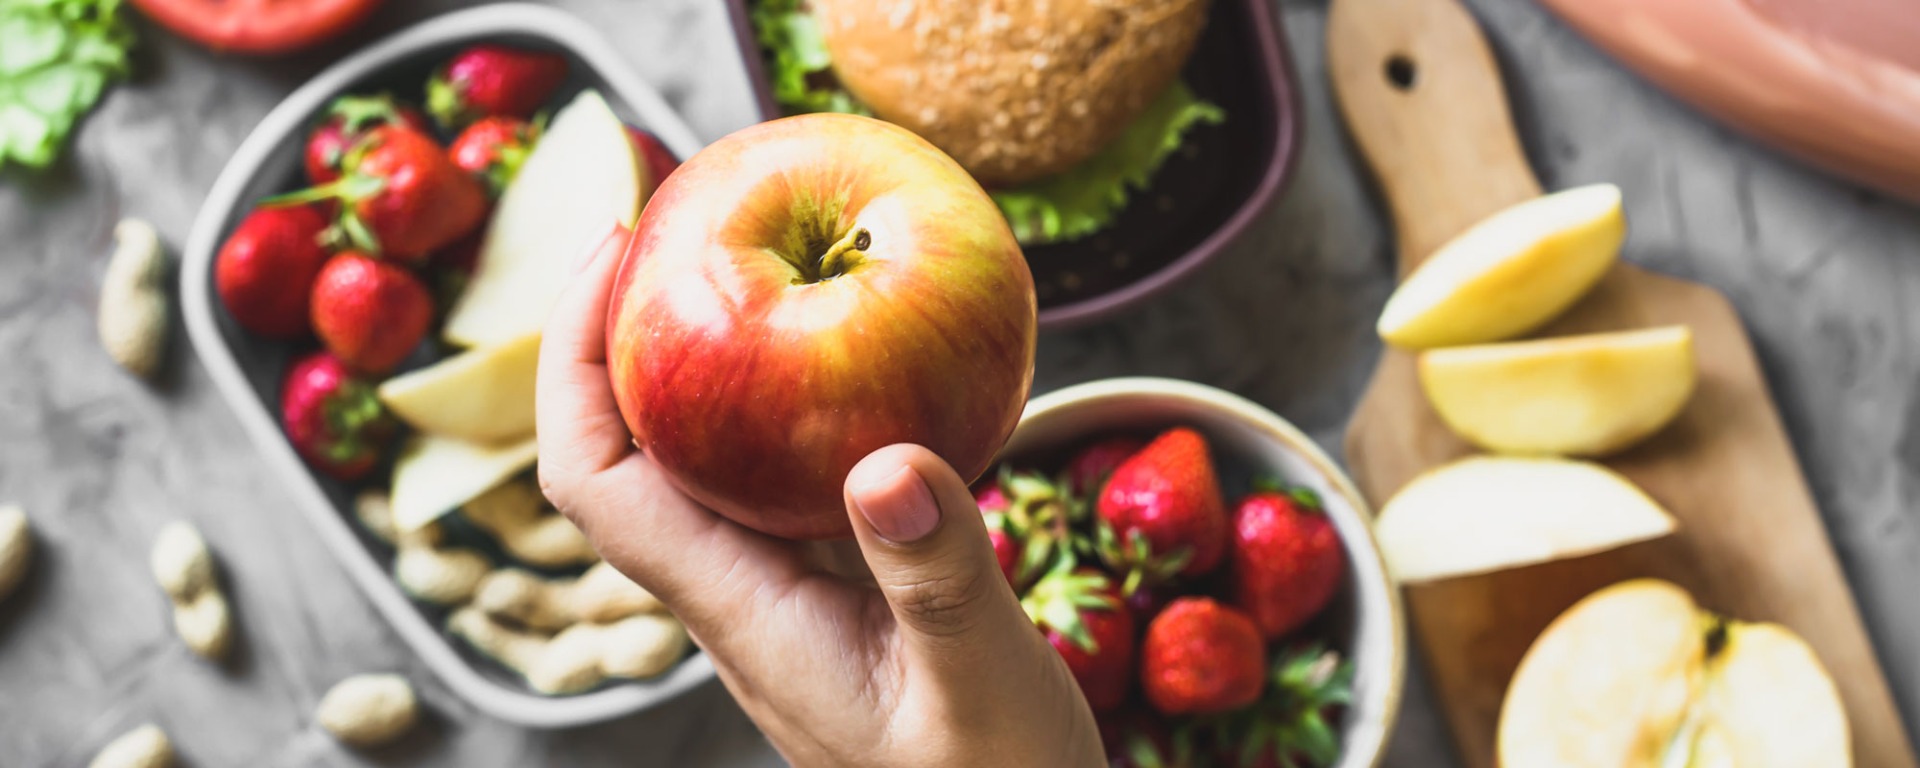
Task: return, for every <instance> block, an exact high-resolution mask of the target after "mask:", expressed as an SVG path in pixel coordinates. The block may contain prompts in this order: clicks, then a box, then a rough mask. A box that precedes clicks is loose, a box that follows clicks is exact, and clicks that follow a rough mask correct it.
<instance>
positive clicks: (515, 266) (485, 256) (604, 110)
mask: <svg viewBox="0 0 1920 768" xmlns="http://www.w3.org/2000/svg"><path fill="white" fill-rule="evenodd" d="M645 168H646V167H645V164H644V163H643V162H642V161H641V159H640V157H639V155H638V154H637V153H636V152H635V151H634V147H633V142H632V141H630V140H629V139H628V138H627V127H626V125H625V124H624V123H622V122H620V118H619V117H618V116H616V115H614V113H613V110H612V109H611V108H609V107H608V106H607V102H606V101H605V100H604V99H602V98H600V94H598V93H596V92H594V91H591V90H589V91H583V92H581V94H580V95H579V96H578V97H575V98H574V100H573V102H572V103H570V104H568V105H567V106H565V107H563V108H562V109H561V110H560V112H559V113H558V114H556V115H554V118H553V122H552V124H550V125H549V126H548V127H547V131H546V134H545V135H544V136H542V137H541V139H540V143H539V144H537V145H535V146H534V148H533V152H532V153H531V154H529V155H528V156H527V160H526V163H525V164H524V165H522V166H521V167H520V173H519V174H518V175H517V176H515V177H514V180H513V183H512V184H509V185H508V186H507V189H506V191H505V192H504V193H503V194H502V195H501V196H500V203H499V205H498V207H497V208H495V210H494V215H493V219H492V222H491V223H490V224H489V225H488V227H487V235H486V240H485V241H484V242H483V243H482V244H481V246H480V259H479V264H478V265H477V266H476V267H475V271H474V275H473V282H472V283H471V284H470V285H469V286H468V287H467V290H466V292H465V293H463V294H461V296H460V299H459V300H458V301H457V302H455V303H454V306H453V311H452V313H450V314H449V315H448V316H447V327H446V332H445V336H446V339H447V340H448V341H450V342H452V343H454V344H458V345H461V346H467V347H483V346H488V345H493V344H505V343H507V342H508V341H512V340H514V339H518V338H521V337H523V336H526V335H527V334H529V333H534V332H537V331H539V330H540V327H541V325H542V324H544V323H545V322H546V318H547V311H548V310H550V309H552V308H553V303H554V301H555V300H556V299H558V298H559V296H560V292H561V291H562V290H563V289H565V288H566V285H567V280H568V279H569V278H571V277H572V276H573V273H574V266H575V265H576V264H578V263H579V261H580V259H581V258H582V257H583V256H585V255H586V253H587V252H588V250H589V249H591V248H592V247H593V246H594V245H596V244H597V243H599V241H600V238H602V237H605V236H606V234H607V231H608V230H609V229H611V228H612V227H613V225H614V224H615V223H619V224H622V225H625V226H633V223H634V220H635V219H636V218H638V216H639V214H640V206H641V204H642V203H643V202H644V201H645V200H646V196H647V195H649V194H651V193H652V192H653V186H654V181H653V179H651V178H649V176H648V173H647V171H646V169H645Z"/></svg>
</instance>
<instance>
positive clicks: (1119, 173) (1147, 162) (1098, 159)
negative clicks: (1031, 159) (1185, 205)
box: [993, 82, 1227, 245]
mask: <svg viewBox="0 0 1920 768" xmlns="http://www.w3.org/2000/svg"><path fill="white" fill-rule="evenodd" d="M1226 119H1227V113H1225V112H1223V111H1221V109H1220V108H1219V107H1217V106H1214V105H1212V104H1209V103H1207V102H1205V101H1201V100H1200V97H1198V96H1195V95H1194V93H1193V90H1192V89H1190V88H1188V87H1187V84H1186V83H1182V82H1175V83H1174V84H1173V86H1172V87H1169V88H1168V89H1167V90H1166V92H1165V93H1162V94H1160V97H1159V98H1157V99H1154V101H1153V103H1152V104H1150V105H1148V106H1147V109H1146V111H1144V112H1142V113H1140V116H1139V117H1136V118H1134V120H1133V122H1132V123H1130V124H1128V125H1127V129H1126V130H1124V131H1121V132H1120V135H1119V137H1117V138H1115V139H1114V140H1113V142H1112V143H1110V144H1108V145H1107V146H1106V148H1105V149H1102V150H1100V152H1099V154H1096V155H1094V156H1093V157H1091V158H1088V159H1087V161H1086V162H1084V163H1081V164H1079V165H1077V166H1074V167H1073V168H1071V169H1069V170H1067V171H1066V172H1065V173H1061V174H1058V175H1055V176H1051V177H1048V178H1045V179H1041V180H1039V181H1036V182H1033V183H1031V184H1028V185H1026V186H1023V187H1016V188H1014V189H1002V190H997V191H995V192H994V193H993V201H994V202H996V203H999V204H1000V212H1001V213H1004V214H1006V216H1007V223H1008V224H1011V225H1012V226H1013V234H1014V237H1017V238H1019V240H1020V242H1021V243H1022V244H1024V245H1039V244H1043V243H1054V242H1061V241H1065V240H1073V239H1077V238H1081V237H1086V236H1087V235H1091V234H1093V233H1095V232H1098V231H1100V230H1102V229H1105V228H1106V227H1107V225H1109V224H1112V223H1113V218H1114V217H1115V216H1118V215H1119V214H1120V210H1121V209H1123V208H1125V207H1126V206H1127V198H1128V197H1130V196H1132V194H1133V192H1134V191H1136V190H1142V189H1146V188H1147V185H1148V183H1150V182H1151V181H1152V180H1153V174H1154V173H1155V172H1157V171H1159V170H1160V166H1161V165H1163V164H1165V163H1166V161H1167V158H1168V157H1170V156H1172V155H1173V152H1174V150H1176V149H1179V148H1180V144H1181V142H1183V141H1185V140H1186V135H1187V131H1188V130H1189V129H1191V128H1193V127H1194V126H1196V125H1200V124H1202V123H1208V124H1218V123H1220V122H1221V121H1224V120H1226Z"/></svg>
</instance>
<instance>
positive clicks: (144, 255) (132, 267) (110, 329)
mask: <svg viewBox="0 0 1920 768" xmlns="http://www.w3.org/2000/svg"><path fill="white" fill-rule="evenodd" d="M113 237H114V241H115V244H116V245H115V248H114V252H113V257H112V258H111V259H109V260H108V261H107V274H106V277H105V278H104V279H103V280H102V281H101V284H100V311H99V314H98V316H97V318H96V321H97V324H98V326H99V332H100V345H101V346H102V347H105V348H106V350H107V356H108V357H111V358H113V361H114V362H115V363H118V364H119V365H120V367H121V368H124V369H126V370H127V372H128V373H131V374H133V375H135V376H138V377H140V378H143V379H145V378H151V377H152V376H153V374H154V373H155V372H156V371H158V370H159V369H160V362H161V361H162V360H163V359H164V358H165V357H166V351H167V293H166V286H165V280H166V272H167V254H166V251H165V250H163V249H162V248H161V247H160V235H159V234H158V233H156V232H154V231H153V226H152V225H149V224H148V223H146V222H144V221H141V220H139V219H123V220H121V222H120V223H119V224H117V225H115V226H114V228H113Z"/></svg>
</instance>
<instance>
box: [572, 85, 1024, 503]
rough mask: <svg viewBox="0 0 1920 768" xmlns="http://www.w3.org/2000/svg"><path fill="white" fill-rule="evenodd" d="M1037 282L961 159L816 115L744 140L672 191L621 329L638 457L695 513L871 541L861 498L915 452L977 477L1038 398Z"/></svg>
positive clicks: (622, 310) (652, 204)
mask: <svg viewBox="0 0 1920 768" xmlns="http://www.w3.org/2000/svg"><path fill="white" fill-rule="evenodd" d="M1035 327H1036V326H1035V303H1034V293H1033V276H1032V274H1031V273H1029V272H1028V271H1027V263H1026V259H1025V257H1024V256H1023V255H1022V254H1021V253H1020V247H1019V245H1018V244H1016V243H1015V242H1014V239H1013V233H1012V231H1011V230H1009V229H1008V227H1007V223H1006V219H1005V218H1004V217H1002V216H1001V214H1000V210H999V208H997V207H996V206H995V205H994V203H993V201H992V200H991V199H990V198H988V197H987V194H986V192H985V191H983V190H982V189H981V188H980V185H979V184H977V183H975V182H974V180H973V179H972V177H970V176H968V175H967V172H966V171H965V170H962V169H961V168H960V166H959V164H958V163H955V162H954V161H953V160H952V159H951V158H949V157H947V155H945V154H944V153H942V152H941V151H940V150H938V149H936V148H934V146H933V145H931V144H928V143H927V142H926V141H925V140H923V139H921V138H920V137H918V136H916V135H914V134H913V133H910V132H908V131H907V130H905V129H902V128H899V127H896V126H893V125H891V124H888V123H884V122H881V121H878V120H873V119H870V118H864V117H855V116H850V115H835V114H815V115H801V116H798V117H789V118H785V119H781V120H775V121H772V122H767V123H761V124H759V125H755V126H753V127H750V128H747V129H745V130H742V131H739V132H737V133H734V134H732V135H730V136H727V137H726V138H723V139H721V140H719V141H717V142H715V143H713V144H712V145H711V146H708V147H707V148H706V149H704V150H702V151H701V152H700V153H699V154H696V155H694V156H693V157H692V158H691V159H689V160H687V162H686V163H685V164H683V165H681V166H680V168H679V169H678V170H676V171H675V172H674V173H673V175H671V176H669V177H667V179H666V181H665V182H664V183H662V184H661V186H660V188H659V190H657V191H656V192H655V193H654V195H653V198H652V200H650V201H649V202H648V203H647V207H646V210H645V211H644V212H643V213H642V214H641V217H640V222H639V224H638V225H637V226H636V227H635V228H634V237H633V241H632V244H631V245H630V246H629V247H628V249H627V253H626V259H625V261H624V262H623V263H622V264H621V266H620V273H619V275H618V276H617V277H616V278H615V281H614V288H613V295H612V298H611V304H610V306H609V309H608V317H607V369H608V371H609V373H610V376H611V377H612V384H613V391H614V395H615V397H616V399H617V400H618V401H619V404H620V412H621V414H622V415H623V416H624V417H625V419H626V422H627V427H628V428H629V429H631V430H632V431H633V434H634V438H635V443H636V444H637V445H639V446H640V448H641V449H642V450H644V451H645V452H646V454H647V456H648V457H649V458H650V459H651V460H652V461H653V462H654V463H656V464H658V465H659V466H660V467H661V468H662V469H664V470H666V472H667V473H668V475H669V476H671V477H672V478H673V480H674V482H675V483H676V484H677V485H678V486H679V487H680V489H681V490H682V491H684V492H686V494H687V495H688V496H690V497H692V498H693V499H694V500H696V501H699V502H700V503H702V504H704V505H706V506H708V507H710V508H712V509H713V510H714V511H716V512H718V513H720V514H722V515H724V516H726V517H727V518H729V519H732V520H734V521H735V522H738V523H740V524H742V525H746V526H748V527H750V528H754V529H756V530H759V531H762V532H765V533H769V534H772V535H775V536H782V537H786V538H794V539H825V538H844V537H847V536H850V535H852V528H851V526H850V524H849V523H848V520H847V513H846V508H845V506H844V505H843V504H842V501H841V486H842V484H843V483H844V482H845V480H846V477H847V473H848V471H850V470H851V469H853V465H854V464H855V463H856V462H858V461H859V460H860V459H862V458H864V457H865V456H866V455H867V454H868V453H871V452H872V451H874V450H876V449H879V448H882V447H885V446H887V445H891V444H894V443H917V444H920V445H923V446H926V447H927V448H928V449H930V450H932V451H933V452H934V453H936V454H938V455H939V456H940V457H941V458H943V459H946V460H947V462H948V463H949V464H951V465H953V468H954V469H955V470H957V471H958V472H959V473H960V475H961V476H962V477H963V478H964V479H967V480H969V481H970V480H972V479H973V478H975V477H978V476H979V475H980V474H981V473H983V472H985V471H986V469H987V466H988V464H989V463H990V462H991V461H992V459H993V455H994V453H995V452H996V451H998V450H999V449H1000V446H1001V445H1002V444H1003V443H1005V442H1006V439H1007V436H1008V435H1009V434H1011V433H1012V431H1013V427H1014V424H1015V422H1017V421H1018V420H1019V417H1020V411H1021V409H1022V407H1024V406H1025V404H1026V400H1027V391H1028V389H1029V387H1031V385H1032V383H1033V350H1034V344H1035V332H1036V331H1035Z"/></svg>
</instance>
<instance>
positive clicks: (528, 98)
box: [427, 43, 567, 130]
mask: <svg viewBox="0 0 1920 768" xmlns="http://www.w3.org/2000/svg"><path fill="white" fill-rule="evenodd" d="M566 79H567V58H566V57H565V56H561V55H560V54H557V53H548V52H545V51H530V50H526V49H524V48H514V47H510V46H505V45H493V44H486V43H483V44H480V45H473V46H468V47H467V48H464V49H462V50H461V51H460V52H459V53H455V54H454V55H453V58H451V59H448V60H447V63H446V64H444V65H441V67H440V69H438V70H436V71H435V72H434V73H433V76H432V77H431V78H429V79H428V80H427V111H428V112H431V113H433V119H435V120H438V121H439V122H440V125H442V126H445V127H446V128H448V129H449V130H451V129H453V128H456V127H459V126H462V125H466V124H467V123H470V122H473V121H474V120H478V119H480V118H482V117H491V116H494V115H504V116H507V117H518V118H529V117H533V111H534V110H536V109H539V108H540V105H542V104H545V103H547V100H548V99H550V98H552V97H553V92H554V91H555V90H556V89H558V88H559V87H560V83H561V81H563V80H566Z"/></svg>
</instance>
